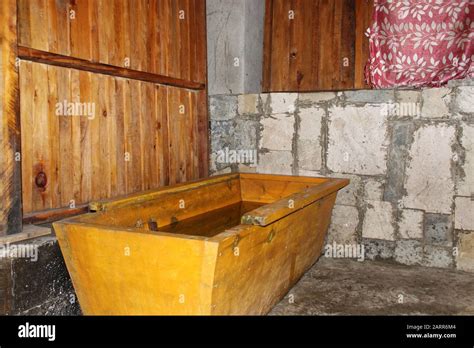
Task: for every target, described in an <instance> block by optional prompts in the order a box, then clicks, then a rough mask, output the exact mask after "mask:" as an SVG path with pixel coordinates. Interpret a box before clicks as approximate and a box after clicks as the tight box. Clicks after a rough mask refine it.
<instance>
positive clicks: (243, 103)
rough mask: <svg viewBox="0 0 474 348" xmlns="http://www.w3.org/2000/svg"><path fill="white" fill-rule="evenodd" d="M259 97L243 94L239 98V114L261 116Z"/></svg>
mask: <svg viewBox="0 0 474 348" xmlns="http://www.w3.org/2000/svg"><path fill="white" fill-rule="evenodd" d="M259 97H260V96H259V95H258V94H241V95H239V96H238V113H239V115H256V114H259V110H258V105H259Z"/></svg>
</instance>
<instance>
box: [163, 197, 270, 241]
mask: <svg viewBox="0 0 474 348" xmlns="http://www.w3.org/2000/svg"><path fill="white" fill-rule="evenodd" d="M262 205H264V204H263V203H257V202H246V201H242V202H238V203H235V204H231V205H227V206H225V207H223V208H219V209H215V210H212V211H209V212H206V213H204V214H200V215H196V216H193V217H190V218H188V219H184V220H180V221H178V220H176V219H175V220H174V222H172V223H171V224H169V225H167V226H159V227H157V231H161V232H169V233H179V234H185V235H192V236H203V237H213V236H215V235H217V234H219V233H221V232H223V231H225V230H227V229H229V228H231V227H234V226H237V225H240V219H241V217H242V216H243V215H245V214H246V213H248V212H249V211H251V210H254V209H256V208H259V207H261V206H262Z"/></svg>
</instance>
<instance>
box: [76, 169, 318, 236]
mask: <svg viewBox="0 0 474 348" xmlns="http://www.w3.org/2000/svg"><path fill="white" fill-rule="evenodd" d="M326 181H327V180H326V179H322V178H321V179H316V178H304V177H281V178H275V177H273V176H265V175H251V174H249V175H239V176H233V177H228V178H225V177H224V178H223V179H222V180H216V181H214V182H211V183H209V184H204V185H200V186H198V187H196V186H190V187H189V188H187V186H186V185H184V186H182V189H179V190H174V191H173V190H172V191H170V190H167V189H164V190H163V191H162V193H161V191H159V192H160V193H158V194H155V193H153V194H152V195H150V196H146V195H142V196H137V197H136V200H133V201H127V203H123V204H122V203H120V202H119V203H118V204H117V203H113V204H111V205H110V206H108V207H107V209H105V210H104V211H101V212H97V213H91V214H86V215H83V216H82V217H80V218H78V220H79V221H80V222H83V223H88V224H93V225H96V226H104V227H115V228H124V229H127V230H131V229H132V230H133V231H140V232H146V233H157V232H166V233H172V234H179V235H191V236H198V237H203V238H208V237H213V236H216V235H218V234H219V233H221V232H224V231H225V230H227V229H229V228H231V227H234V226H237V225H239V224H240V221H241V217H242V216H243V215H244V214H246V213H249V212H251V211H252V210H254V209H257V208H259V207H261V206H262V205H265V204H270V203H273V202H275V201H277V200H280V199H281V198H284V197H286V196H289V195H291V194H293V193H296V192H299V191H302V190H304V189H306V188H308V187H311V186H315V185H319V184H321V183H323V182H326ZM203 182H204V183H205V181H203Z"/></svg>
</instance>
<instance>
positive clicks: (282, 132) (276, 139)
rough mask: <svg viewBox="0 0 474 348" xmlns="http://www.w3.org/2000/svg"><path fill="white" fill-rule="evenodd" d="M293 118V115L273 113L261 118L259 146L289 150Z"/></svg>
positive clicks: (291, 141)
mask: <svg viewBox="0 0 474 348" xmlns="http://www.w3.org/2000/svg"><path fill="white" fill-rule="evenodd" d="M294 123H295V118H294V116H293V115H287V114H274V115H271V116H266V117H264V118H262V120H261V124H262V128H263V130H262V136H261V138H260V148H261V149H267V150H277V151H291V149H292V144H293V135H294V132H295V129H294Z"/></svg>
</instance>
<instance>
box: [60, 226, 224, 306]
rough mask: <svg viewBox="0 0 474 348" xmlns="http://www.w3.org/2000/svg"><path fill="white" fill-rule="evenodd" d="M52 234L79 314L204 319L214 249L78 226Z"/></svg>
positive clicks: (195, 242)
mask: <svg viewBox="0 0 474 348" xmlns="http://www.w3.org/2000/svg"><path fill="white" fill-rule="evenodd" d="M54 228H55V230H56V235H57V238H58V241H59V245H60V247H61V251H62V253H63V255H64V259H65V261H66V265H67V268H68V271H69V274H70V275H71V278H72V281H73V284H74V288H75V290H76V293H77V296H78V299H79V303H80V305H81V309H82V311H83V313H84V314H86V315H146V314H162V315H184V314H210V307H211V291H212V284H213V276H214V266H215V258H216V254H217V246H218V245H217V243H213V242H206V241H203V240H199V239H194V238H184V237H179V238H176V237H173V236H164V235H160V234H156V235H151V234H144V233H140V232H136V231H135V232H130V231H124V230H118V229H111V228H104V227H100V228H98V227H95V226H91V225H81V224H74V225H73V224H68V223H65V224H62V223H55V224H54Z"/></svg>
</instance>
